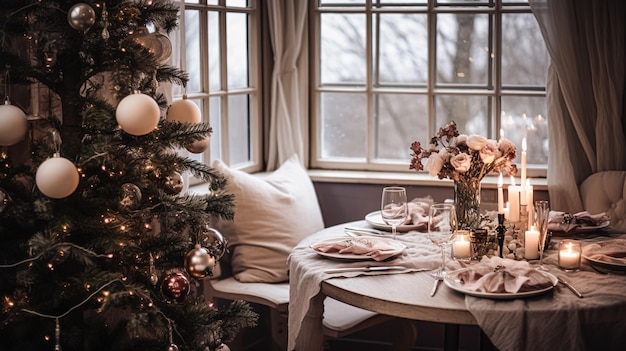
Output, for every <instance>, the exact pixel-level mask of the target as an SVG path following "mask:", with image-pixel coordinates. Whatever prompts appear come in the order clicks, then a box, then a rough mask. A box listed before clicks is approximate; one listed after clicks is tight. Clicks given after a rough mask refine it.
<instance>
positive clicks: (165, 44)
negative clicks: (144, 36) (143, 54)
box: [154, 32, 172, 62]
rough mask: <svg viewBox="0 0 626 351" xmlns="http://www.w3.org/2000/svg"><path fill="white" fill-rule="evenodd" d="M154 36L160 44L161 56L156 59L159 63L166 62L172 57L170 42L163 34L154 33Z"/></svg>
mask: <svg viewBox="0 0 626 351" xmlns="http://www.w3.org/2000/svg"><path fill="white" fill-rule="evenodd" d="M154 36H155V37H156V39H157V40H158V41H159V43H160V44H161V56H159V57H157V59H158V60H159V62H163V61H166V60H167V59H168V58H170V56H171V55H172V42H171V41H170V38H168V37H167V35H165V34H163V33H159V32H156V33H154Z"/></svg>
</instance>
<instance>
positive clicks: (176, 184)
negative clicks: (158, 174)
mask: <svg viewBox="0 0 626 351" xmlns="http://www.w3.org/2000/svg"><path fill="white" fill-rule="evenodd" d="M184 187H185V181H184V180H183V176H182V175H181V174H180V173H178V172H174V173H172V174H170V175H169V176H167V177H166V178H165V189H164V190H165V192H166V193H168V194H170V195H177V194H180V192H181V191H183V188H184Z"/></svg>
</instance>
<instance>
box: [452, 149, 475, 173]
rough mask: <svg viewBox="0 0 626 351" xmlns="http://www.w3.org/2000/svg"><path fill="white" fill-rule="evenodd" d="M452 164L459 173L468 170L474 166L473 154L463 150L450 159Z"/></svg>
mask: <svg viewBox="0 0 626 351" xmlns="http://www.w3.org/2000/svg"><path fill="white" fill-rule="evenodd" d="M450 164H451V165H452V167H454V170H455V171H457V172H459V173H465V172H467V171H468V170H469V169H470V167H471V166H472V156H470V155H468V154H466V153H464V152H462V153H460V154H458V155H456V156H454V157H452V158H451V159H450Z"/></svg>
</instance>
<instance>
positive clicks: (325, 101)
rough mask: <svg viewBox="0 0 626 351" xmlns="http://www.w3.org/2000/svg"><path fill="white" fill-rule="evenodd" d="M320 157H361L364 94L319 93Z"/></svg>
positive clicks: (364, 149)
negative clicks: (320, 111)
mask: <svg viewBox="0 0 626 351" xmlns="http://www.w3.org/2000/svg"><path fill="white" fill-rule="evenodd" d="M320 100H321V103H322V106H321V110H322V120H321V124H322V125H321V130H322V150H321V151H322V157H325V158H335V157H339V158H344V157H348V158H359V159H361V158H363V159H364V158H365V156H366V154H367V137H366V136H367V106H366V101H367V99H366V97H365V94H350V93H323V94H321V99H320Z"/></svg>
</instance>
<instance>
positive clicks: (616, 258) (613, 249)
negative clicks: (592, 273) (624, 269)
mask: <svg viewBox="0 0 626 351" xmlns="http://www.w3.org/2000/svg"><path fill="white" fill-rule="evenodd" d="M583 253H584V254H585V256H586V257H588V258H590V259H592V260H596V261H600V262H606V263H610V264H617V265H622V266H626V240H624V239H614V240H608V241H604V242H601V243H595V244H590V245H587V246H585V247H583Z"/></svg>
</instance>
